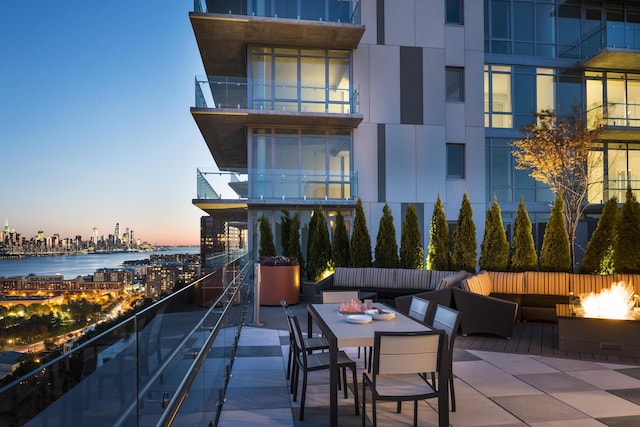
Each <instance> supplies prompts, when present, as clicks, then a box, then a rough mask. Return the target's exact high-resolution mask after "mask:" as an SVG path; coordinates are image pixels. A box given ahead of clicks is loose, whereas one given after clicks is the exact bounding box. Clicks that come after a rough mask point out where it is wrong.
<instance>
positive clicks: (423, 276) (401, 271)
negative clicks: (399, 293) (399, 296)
mask: <svg viewBox="0 0 640 427" xmlns="http://www.w3.org/2000/svg"><path fill="white" fill-rule="evenodd" d="M396 281H397V286H398V288H400V289H406V288H411V289H422V290H425V291H427V290H431V289H432V288H431V287H430V286H431V270H416V269H410V268H398V269H397V270H396Z"/></svg>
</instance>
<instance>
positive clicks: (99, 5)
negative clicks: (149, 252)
mask: <svg viewBox="0 0 640 427" xmlns="http://www.w3.org/2000/svg"><path fill="white" fill-rule="evenodd" d="M190 10H193V0H142V1H140V0H135V1H131V0H108V1H103V0H82V1H80V0H64V1H52V0H32V1H23V0H1V1H0V55H1V56H0V149H1V150H2V151H1V153H0V158H1V159H2V162H1V164H0V219H1V221H2V224H1V225H0V226H4V224H5V221H8V222H9V226H10V228H11V229H15V231H17V232H19V233H21V234H22V235H23V236H24V237H26V238H31V237H33V236H35V234H36V232H37V231H38V230H42V231H44V233H45V235H46V236H51V235H52V234H54V233H59V234H60V235H61V236H62V237H74V236H76V235H78V234H79V235H81V236H82V237H83V239H85V240H87V239H89V237H90V234H91V230H92V229H93V227H96V228H98V232H99V234H100V235H105V236H106V235H108V234H110V233H113V230H114V227H115V224H116V222H118V223H120V228H121V230H124V229H125V228H127V227H128V228H130V229H133V230H134V231H135V236H136V238H139V239H141V240H143V241H147V242H149V243H152V244H158V245H170V244H198V242H199V234H200V224H199V219H200V217H201V216H202V215H203V214H204V213H203V212H202V211H201V210H200V209H198V208H196V207H195V206H193V205H192V204H191V200H192V199H193V198H195V196H196V169H197V168H198V167H200V168H204V169H208V170H211V169H212V168H213V167H214V163H213V160H212V158H211V155H210V154H209V150H208V149H207V146H206V144H205V143H204V140H203V139H202V136H201V134H200V132H199V130H198V127H197V126H196V124H195V122H194V120H193V118H192V117H191V114H190V113H189V108H190V107H192V106H193V105H194V99H195V95H194V78H195V76H202V75H203V74H204V71H203V67H202V62H201V61H200V57H199V53H198V48H197V44H196V40H195V37H194V35H193V30H192V29H191V24H190V22H189V16H188V13H189V11H190Z"/></svg>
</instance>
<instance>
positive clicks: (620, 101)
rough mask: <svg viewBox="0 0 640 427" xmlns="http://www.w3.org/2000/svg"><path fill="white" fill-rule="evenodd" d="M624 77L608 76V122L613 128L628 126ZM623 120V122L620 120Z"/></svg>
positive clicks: (621, 75)
mask: <svg viewBox="0 0 640 427" xmlns="http://www.w3.org/2000/svg"><path fill="white" fill-rule="evenodd" d="M626 98H627V97H626V94H625V81H624V75H623V74H620V73H608V74H607V119H608V120H607V122H608V124H609V125H613V126H626V124H627V123H626V121H625V120H624V119H626V116H627V105H626V104H627V99H626ZM618 119H622V120H618Z"/></svg>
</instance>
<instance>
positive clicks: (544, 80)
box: [536, 68, 555, 111]
mask: <svg viewBox="0 0 640 427" xmlns="http://www.w3.org/2000/svg"><path fill="white" fill-rule="evenodd" d="M537 73H538V75H537V77H536V111H542V110H555V93H554V92H555V90H554V88H555V85H554V84H553V83H554V78H553V70H551V69H549V68H538V70H537Z"/></svg>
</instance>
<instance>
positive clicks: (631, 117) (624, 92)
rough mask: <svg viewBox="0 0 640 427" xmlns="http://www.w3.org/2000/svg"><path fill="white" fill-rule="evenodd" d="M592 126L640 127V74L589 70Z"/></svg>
mask: <svg viewBox="0 0 640 427" xmlns="http://www.w3.org/2000/svg"><path fill="white" fill-rule="evenodd" d="M585 77H586V88H587V90H586V96H587V118H588V125H589V128H591V129H593V128H596V127H598V126H600V125H602V124H605V125H608V126H616V127H627V126H630V127H640V74H635V73H619V72H599V71H588V72H585Z"/></svg>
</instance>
